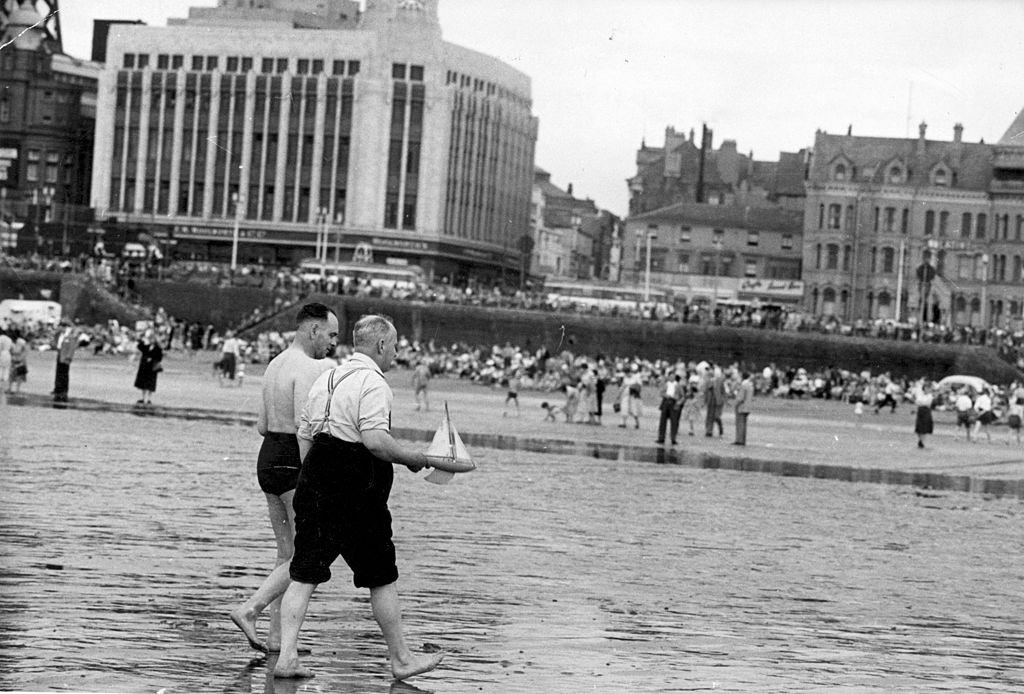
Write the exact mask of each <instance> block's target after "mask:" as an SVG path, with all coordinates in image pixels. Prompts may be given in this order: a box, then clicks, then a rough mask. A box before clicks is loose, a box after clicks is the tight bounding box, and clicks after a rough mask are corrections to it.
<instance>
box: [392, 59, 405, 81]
mask: <svg viewBox="0 0 1024 694" xmlns="http://www.w3.org/2000/svg"><path fill="white" fill-rule="evenodd" d="M391 77H392V78H393V79H396V80H404V79H405V63H392V65H391Z"/></svg>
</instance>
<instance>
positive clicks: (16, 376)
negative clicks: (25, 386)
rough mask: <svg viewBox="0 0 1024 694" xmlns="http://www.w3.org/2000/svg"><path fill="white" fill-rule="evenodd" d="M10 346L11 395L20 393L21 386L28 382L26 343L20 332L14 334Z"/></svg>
mask: <svg viewBox="0 0 1024 694" xmlns="http://www.w3.org/2000/svg"><path fill="white" fill-rule="evenodd" d="M13 339H14V344H13V345H11V388H10V391H11V392H12V393H20V392H21V384H22V383H24V382H25V381H26V380H28V343H27V342H25V338H24V337H22V336H21V333H20V332H17V331H15V333H14V338H13Z"/></svg>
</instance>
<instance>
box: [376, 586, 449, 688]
mask: <svg viewBox="0 0 1024 694" xmlns="http://www.w3.org/2000/svg"><path fill="white" fill-rule="evenodd" d="M370 605H371V606H372V607H373V618H374V619H376V620H377V624H378V625H379V626H380V631H381V633H382V634H383V635H384V641H386V642H387V644H388V655H389V656H390V658H391V674H392V675H394V676H395V679H396V680H404V679H405V678H407V677H412V676H413V675H420V674H422V673H424V672H429V671H431V670H433V669H434V668H436V667H437V666H438V665H439V664H440V663H441V660H442V659H443V658H444V655H443V654H438V655H431V656H416V655H413V653H412V651H410V650H409V646H408V645H406V643H405V635H404V634H403V633H402V610H401V606H400V604H399V600H398V586H397V585H396V584H395V583H389V584H387V585H386V586H378V587H377V588H371V589H370Z"/></svg>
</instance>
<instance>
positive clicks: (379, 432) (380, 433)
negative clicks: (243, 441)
mask: <svg viewBox="0 0 1024 694" xmlns="http://www.w3.org/2000/svg"><path fill="white" fill-rule="evenodd" d="M360 436H361V437H362V440H363V445H364V446H366V448H367V449H368V450H369V451H370V453H372V454H373V455H374V456H375V457H377V458H380V459H381V460H385V461H387V462H389V463H395V464H398V465H405V466H406V467H407V468H409V469H410V470H412V471H413V472H416V471H417V470H422V469H423V468H425V467H429V463H428V461H427V456H426V454H425V453H416V452H414V451H411V450H409V449H407V448H404V447H402V446H401V445H400V444H399V443H398V442H397V441H395V439H394V438H393V437H392V436H391V434H389V433H388V432H387V431H385V430H384V429H369V430H367V431H362V432H360ZM300 441H301V439H300Z"/></svg>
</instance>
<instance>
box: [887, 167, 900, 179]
mask: <svg viewBox="0 0 1024 694" xmlns="http://www.w3.org/2000/svg"><path fill="white" fill-rule="evenodd" d="M902 181H903V169H901V168H900V167H898V166H893V167H890V168H889V182H890V183H901V182H902Z"/></svg>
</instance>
